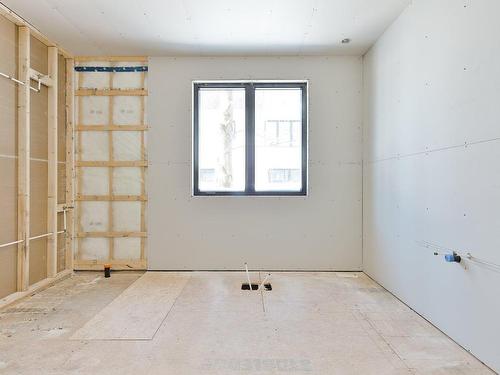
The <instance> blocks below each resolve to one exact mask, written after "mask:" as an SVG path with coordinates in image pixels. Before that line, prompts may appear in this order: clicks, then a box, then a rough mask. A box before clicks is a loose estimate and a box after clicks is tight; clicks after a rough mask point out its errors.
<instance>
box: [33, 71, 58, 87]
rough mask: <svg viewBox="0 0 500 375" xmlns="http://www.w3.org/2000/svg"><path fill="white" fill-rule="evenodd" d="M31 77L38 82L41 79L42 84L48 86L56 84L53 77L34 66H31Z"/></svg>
mask: <svg viewBox="0 0 500 375" xmlns="http://www.w3.org/2000/svg"><path fill="white" fill-rule="evenodd" d="M30 79H33V80H35V81H37V82H38V81H40V83H41V84H42V85H44V86H47V87H52V86H53V85H54V81H53V80H52V78H51V77H49V76H48V75H46V74H42V73H40V72H39V71H37V70H35V69H33V68H30Z"/></svg>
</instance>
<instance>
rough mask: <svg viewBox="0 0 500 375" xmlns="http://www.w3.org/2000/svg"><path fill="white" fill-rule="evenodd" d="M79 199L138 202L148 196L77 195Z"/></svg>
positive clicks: (145, 199)
mask: <svg viewBox="0 0 500 375" xmlns="http://www.w3.org/2000/svg"><path fill="white" fill-rule="evenodd" d="M75 200H77V201H90V202H92V201H97V202H101V201H105V202H107V201H124V202H137V201H147V200H148V198H147V197H146V196H143V195H77V196H76V198H75Z"/></svg>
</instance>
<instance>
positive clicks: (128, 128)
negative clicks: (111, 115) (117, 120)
mask: <svg viewBox="0 0 500 375" xmlns="http://www.w3.org/2000/svg"><path fill="white" fill-rule="evenodd" d="M148 129H149V127H148V126H147V125H77V127H76V130H78V131H81V132H83V131H98V132H101V131H146V130H148Z"/></svg>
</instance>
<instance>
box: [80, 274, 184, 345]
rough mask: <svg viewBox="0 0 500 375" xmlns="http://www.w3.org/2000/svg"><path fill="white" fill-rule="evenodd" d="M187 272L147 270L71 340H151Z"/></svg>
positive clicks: (181, 285) (179, 291)
mask: <svg viewBox="0 0 500 375" xmlns="http://www.w3.org/2000/svg"><path fill="white" fill-rule="evenodd" d="M188 280H189V274H185V273H184V274H178V273H165V272H148V273H146V274H144V275H143V276H141V278H140V279H139V280H137V281H136V282H135V283H133V284H132V285H131V286H129V287H128V288H127V289H126V290H125V291H124V292H123V293H122V294H120V296H118V297H117V298H116V299H115V300H114V301H113V302H111V303H110V304H109V305H108V306H106V307H105V308H104V309H103V310H102V311H101V312H99V314H97V315H96V316H95V317H94V318H92V319H91V320H90V321H89V322H88V323H87V324H85V325H84V326H83V327H82V328H80V329H79V330H78V331H76V332H75V334H74V335H73V336H72V337H71V338H72V339H73V340H151V339H152V338H153V337H154V335H155V334H156V332H157V331H158V329H159V328H160V325H161V323H162V322H163V320H164V319H165V318H166V316H167V314H168V313H169V312H170V310H171V308H172V306H173V305H174V303H175V301H176V299H177V297H178V296H179V294H180V293H181V291H182V289H183V288H184V286H185V285H186V283H187V281H188Z"/></svg>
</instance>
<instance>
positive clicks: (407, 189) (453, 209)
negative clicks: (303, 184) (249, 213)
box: [363, 0, 500, 373]
mask: <svg viewBox="0 0 500 375" xmlns="http://www.w3.org/2000/svg"><path fill="white" fill-rule="evenodd" d="M498 14H500V3H499V2H498V1H496V0H483V1H455V0H443V1H433V0H419V1H414V2H413V3H412V4H411V5H410V6H409V8H408V9H407V10H406V11H405V12H404V13H403V14H402V15H401V17H400V18H399V19H398V20H397V21H396V22H395V23H394V24H393V25H392V26H391V27H390V28H389V29H388V30H387V31H386V33H385V34H384V35H383V36H382V37H381V38H380V40H379V41H378V42H377V43H376V44H375V46H374V47H373V48H372V49H371V51H369V53H368V54H367V55H366V56H365V59H364V93H365V98H364V106H365V118H364V128H365V131H364V140H365V142H364V143H365V147H364V181H363V185H364V189H363V190H364V270H365V272H367V273H368V274H369V275H370V276H372V277H373V278H374V279H375V280H377V281H378V282H379V283H381V284H382V285H383V286H384V287H386V288H387V289H389V290H390V291H392V292H393V293H394V294H395V295H397V296H398V297H399V298H401V299H402V300H403V301H404V302H406V303H408V304H409V305H410V306H411V307H412V308H414V309H415V310H416V311H417V312H419V313H421V314H422V315H423V316H424V317H426V318H427V319H429V320H430V321H431V322H432V323H434V324H435V325H436V326H437V327H439V328H440V329H442V330H443V331H444V332H445V333H447V334H448V335H449V336H451V337H452V338H453V339H454V340H456V341H457V342H458V343H459V344H461V345H462V346H464V347H465V348H467V349H469V350H470V351H471V352H472V353H473V354H475V355H476V356H477V357H479V358H480V359H481V360H483V361H484V362H485V363H486V364H488V365H489V366H491V367H492V368H494V369H495V370H497V371H499V370H500V350H499V349H498V348H499V347H500V324H498V317H499V316H500V298H498V285H500V274H499V273H496V272H494V271H493V270H491V269H488V268H486V267H483V266H479V265H477V264H475V263H472V262H470V261H465V262H464V264H462V265H459V264H450V263H445V262H444V260H443V258H442V257H436V256H434V255H433V251H434V249H433V248H426V247H425V246H423V245H422V241H427V242H431V243H434V244H437V245H439V246H444V247H447V248H451V249H457V250H461V251H464V252H470V253H472V254H473V255H474V256H476V257H478V258H482V259H485V260H488V261H490V262H495V263H497V264H499V263H500V237H499V236H498V234H499V233H500V215H499V212H500V168H499V167H498V161H499V160H500V123H499V118H500V106H499V105H498V103H499V101H500V91H499V87H500V23H499V22H498ZM451 372H452V369H450V373H451Z"/></svg>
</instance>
